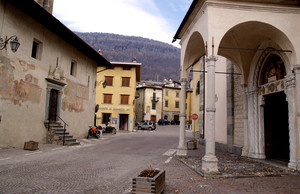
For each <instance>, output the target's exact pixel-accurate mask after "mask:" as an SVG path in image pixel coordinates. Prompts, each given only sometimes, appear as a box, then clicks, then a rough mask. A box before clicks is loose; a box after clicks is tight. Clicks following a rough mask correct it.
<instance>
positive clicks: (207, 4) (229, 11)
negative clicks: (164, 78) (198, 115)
mask: <svg viewBox="0 0 300 194" xmlns="http://www.w3.org/2000/svg"><path fill="white" fill-rule="evenodd" d="M299 18H300V2H299V1H288V0H281V1H279V0H278V1H277V0H275V1H273V0H272V1H271V0H257V1H255V2H254V1H251V0H243V1H242V0H231V1H227V0H226V1H225V0H218V1H216V0H194V1H193V3H192V5H191V7H190V9H189V11H188V12H187V14H186V16H185V17H184V19H183V21H182V23H181V25H180V27H179V29H178V30H177V32H176V34H175V36H174V40H176V39H181V41H180V44H181V82H182V84H181V85H182V86H185V85H186V81H187V76H188V74H189V71H190V67H191V66H194V65H195V64H196V63H198V62H199V61H200V62H201V61H203V62H204V63H205V65H203V67H205V71H207V74H206V77H205V85H204V86H205V103H204V104H205V108H204V109H203V111H205V140H206V154H205V156H204V157H203V158H202V170H203V172H204V173H215V172H216V171H218V170H217V161H218V159H217V158H216V156H215V145H216V144H215V142H216V141H217V142H219V143H223V144H224V145H226V146H227V149H228V150H229V151H230V152H235V151H236V150H239V148H241V149H242V155H243V156H247V157H251V158H259V159H276V160H280V161H281V162H284V163H286V165H287V166H288V167H289V168H291V169H298V170H299V169H300V146H299V145H300V144H299V141H300V131H299V130H300V116H299V115H300V113H299V112H300V103H298V102H300V92H299V91H300V84H299V83H300V55H299V53H298V52H299V51H300V41H299V37H300V28H299ZM203 58H204V59H203ZM219 68H222V69H219ZM223 68H224V69H223ZM224 71H226V72H227V73H228V74H227V76H226V79H225V80H223V81H221V83H220V82H219V80H220V79H218V78H217V76H218V73H217V72H224ZM222 79H223V78H221V80H222ZM224 83H226V92H221V93H218V89H219V88H220V87H223V86H224ZM185 95H186V92H185V89H184V87H182V90H181V96H183V97H185ZM223 98H224V99H223ZM220 100H222V101H224V102H226V103H224V104H222V103H220ZM225 100H226V101H225ZM199 106H201V105H200V104H199ZM184 110H185V106H181V114H180V115H181V118H180V119H182V120H183V119H184V113H183V111H184ZM219 113H221V115H228V116H227V118H226V119H225V120H224V118H223V117H218V114H219ZM219 123H221V124H222V125H223V126H226V128H225V129H224V128H222V130H221V131H220V129H219V128H218V127H217V125H218V124H219ZM184 137H185V133H184V126H181V127H180V137H179V139H180V140H179V146H178V154H185V153H186V151H185V150H186V147H185V142H184Z"/></svg>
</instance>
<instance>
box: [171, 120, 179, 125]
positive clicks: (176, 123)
mask: <svg viewBox="0 0 300 194" xmlns="http://www.w3.org/2000/svg"><path fill="white" fill-rule="evenodd" d="M171 125H180V121H179V120H172V121H171Z"/></svg>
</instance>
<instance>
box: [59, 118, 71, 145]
mask: <svg viewBox="0 0 300 194" xmlns="http://www.w3.org/2000/svg"><path fill="white" fill-rule="evenodd" d="M56 117H58V118H59V119H60V120H61V121H62V122H63V123H64V136H63V146H64V145H65V136H66V126H69V125H68V124H67V123H66V122H65V121H64V120H63V119H62V118H60V116H58V115H56Z"/></svg>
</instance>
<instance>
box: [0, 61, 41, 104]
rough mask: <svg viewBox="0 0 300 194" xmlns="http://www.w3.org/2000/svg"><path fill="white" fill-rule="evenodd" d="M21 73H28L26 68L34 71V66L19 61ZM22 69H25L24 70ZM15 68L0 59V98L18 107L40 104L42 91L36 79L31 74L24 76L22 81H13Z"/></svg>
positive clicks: (8, 62)
mask: <svg viewBox="0 0 300 194" xmlns="http://www.w3.org/2000/svg"><path fill="white" fill-rule="evenodd" d="M19 64H20V65H21V67H22V69H23V72H26V71H28V67H29V68H30V69H31V70H34V69H35V68H34V65H32V64H31V65H28V64H27V63H26V62H25V61H19ZM24 67H26V68H25V69H24ZM14 71H15V67H14V66H12V65H11V63H10V61H9V60H8V59H7V58H5V57H1V58H0V98H1V99H6V100H11V101H12V102H13V104H15V105H20V106H21V104H22V102H26V101H29V102H32V103H40V101H41V94H42V90H41V88H40V87H39V86H38V79H37V78H35V77H33V76H32V75H31V74H29V73H28V74H24V75H25V76H24V79H21V80H15V78H14Z"/></svg>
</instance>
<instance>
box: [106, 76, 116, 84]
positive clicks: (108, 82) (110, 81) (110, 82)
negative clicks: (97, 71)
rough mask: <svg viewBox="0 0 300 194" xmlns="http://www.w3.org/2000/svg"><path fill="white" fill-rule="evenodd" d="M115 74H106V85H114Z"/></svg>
mask: <svg viewBox="0 0 300 194" xmlns="http://www.w3.org/2000/svg"><path fill="white" fill-rule="evenodd" d="M113 78H114V77H113V76H105V82H106V86H112V85H113Z"/></svg>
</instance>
